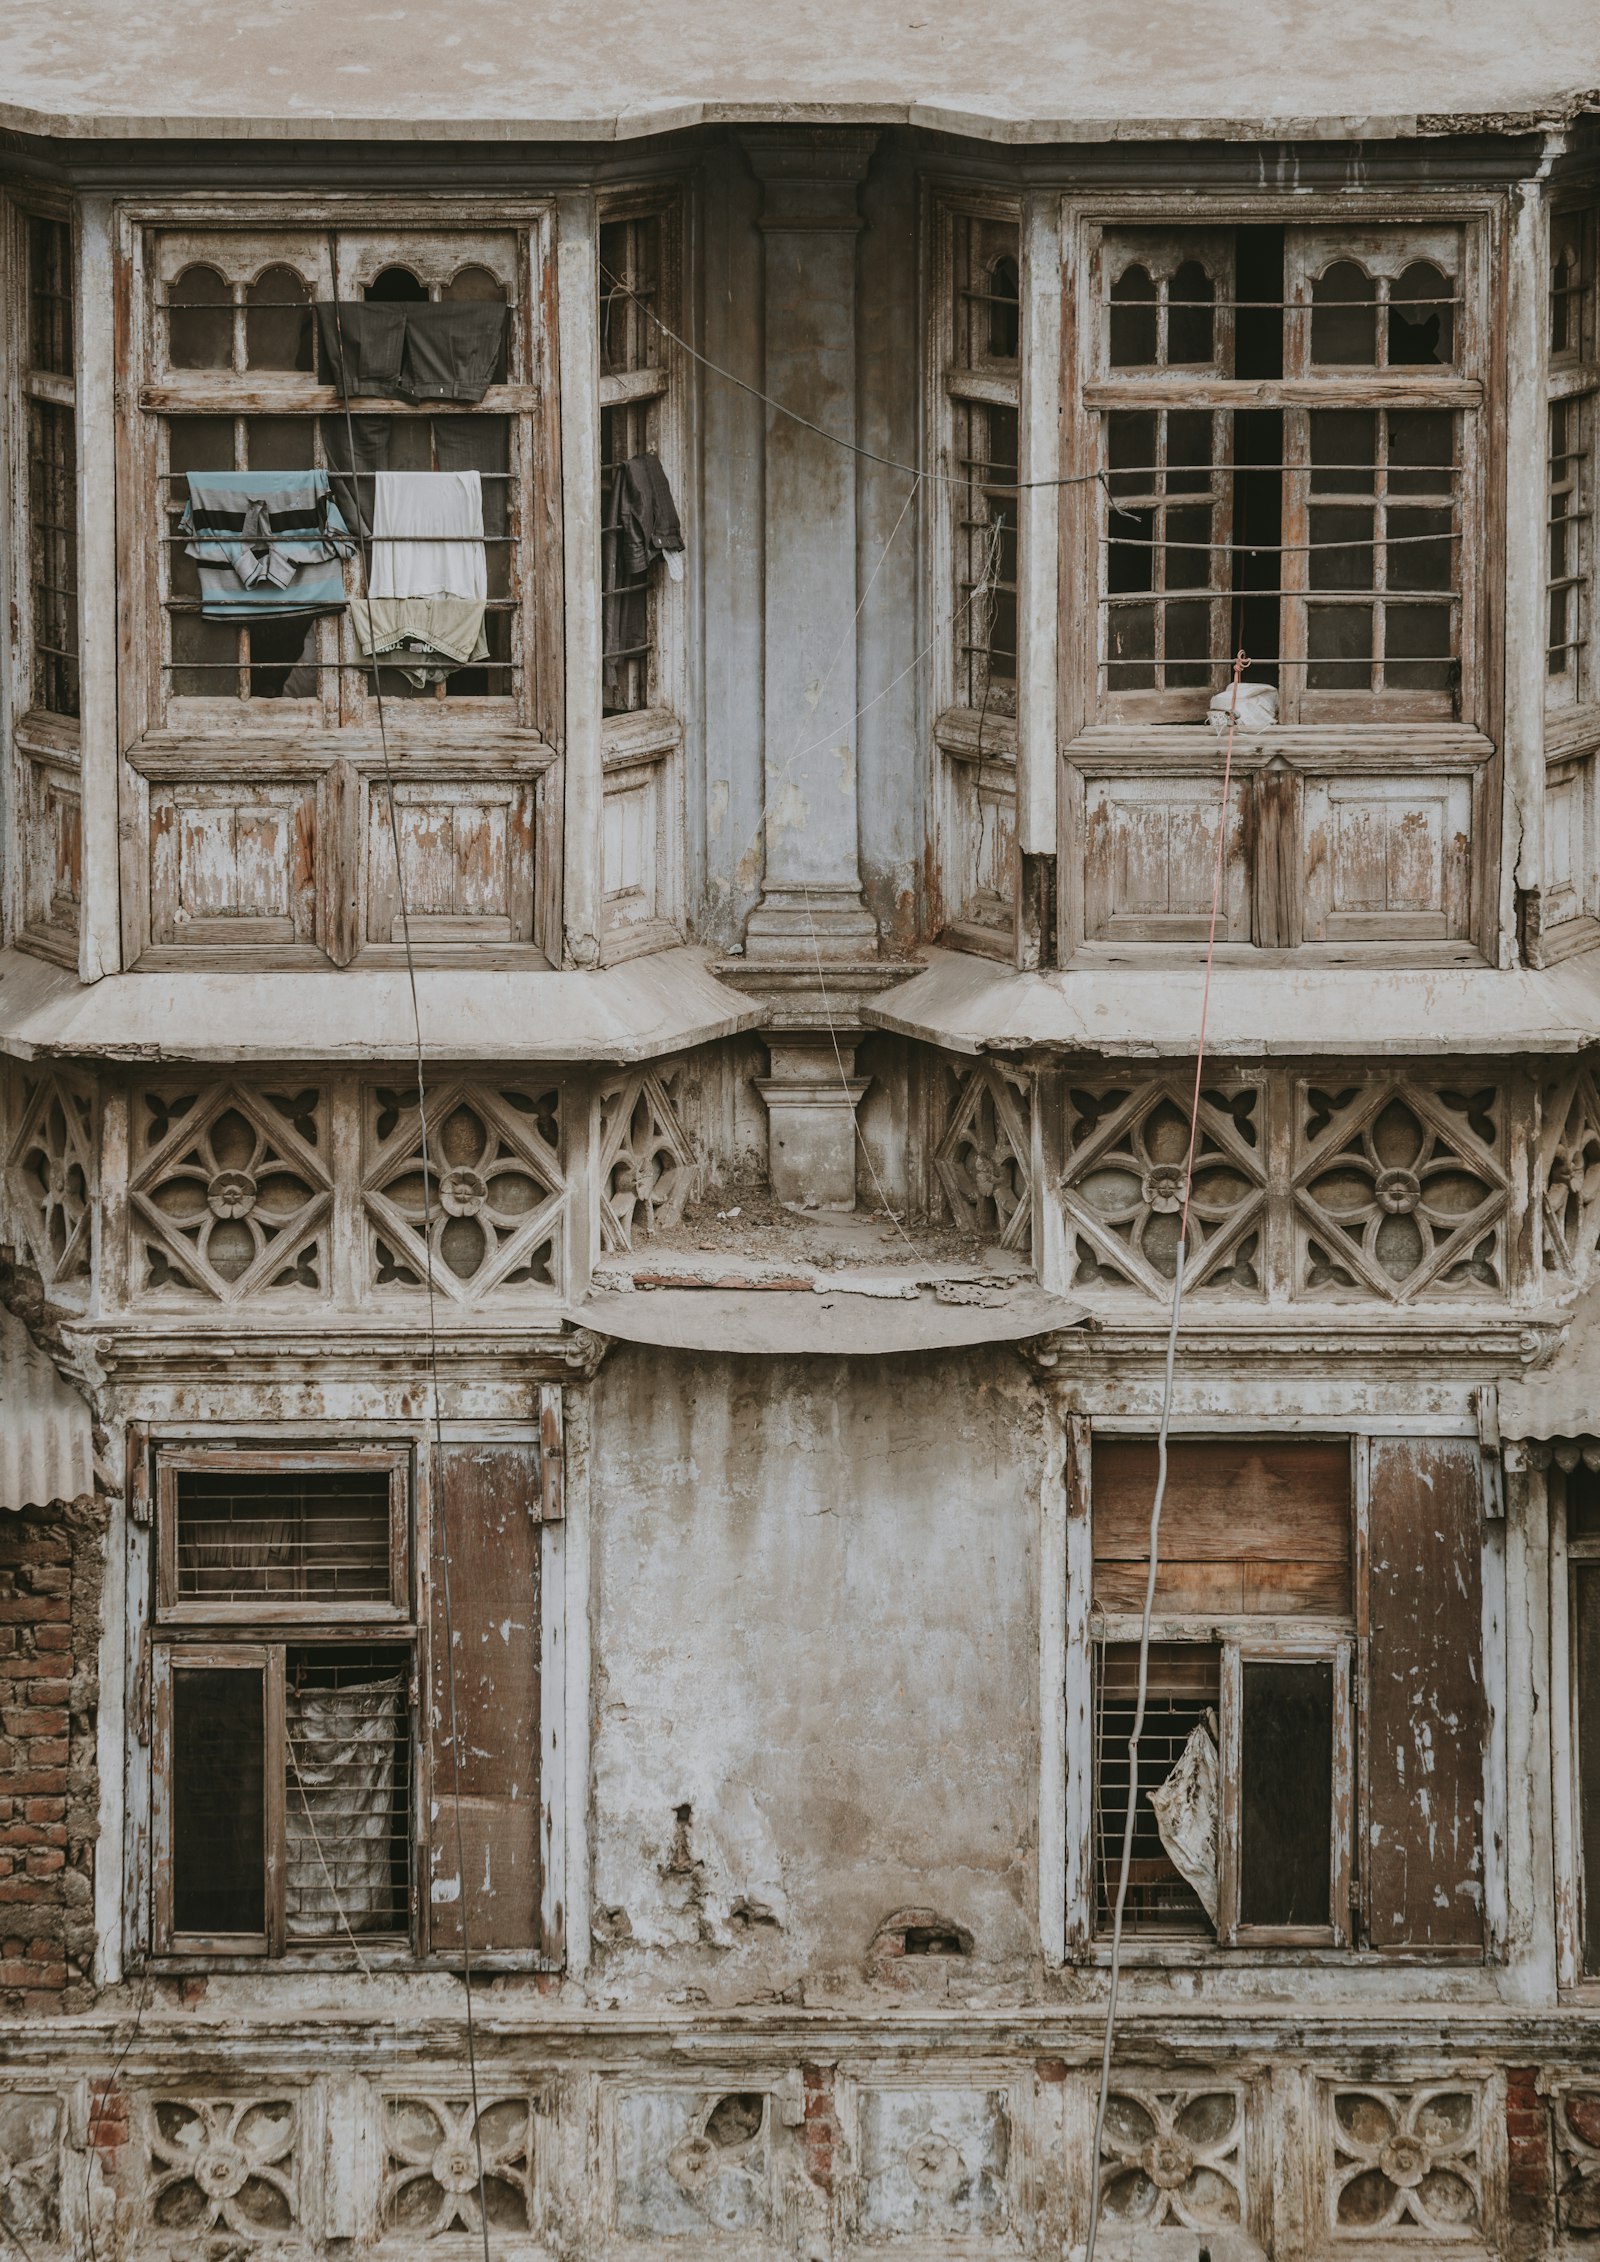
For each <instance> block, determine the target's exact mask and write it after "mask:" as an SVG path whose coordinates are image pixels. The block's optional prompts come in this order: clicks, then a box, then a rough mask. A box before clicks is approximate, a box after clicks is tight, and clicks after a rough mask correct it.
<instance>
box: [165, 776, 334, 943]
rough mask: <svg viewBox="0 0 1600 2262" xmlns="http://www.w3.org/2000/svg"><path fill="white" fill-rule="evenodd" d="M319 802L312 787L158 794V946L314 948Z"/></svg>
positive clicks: (191, 788) (181, 787) (172, 788)
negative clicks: (268, 945) (294, 946)
mask: <svg viewBox="0 0 1600 2262" xmlns="http://www.w3.org/2000/svg"><path fill="white" fill-rule="evenodd" d="M317 833H318V826H317V795H316V788H315V786H314V785H313V784H310V783H308V782H306V781H304V780H300V781H284V782H282V783H277V784H268V783H256V782H252V783H248V784H226V785H198V784H191V783H187V782H183V783H175V782H171V781H166V782H163V781H154V782H152V784H151V788H150V939H151V941H152V942H153V943H155V944H157V945H158V946H173V945H183V946H185V947H188V948H191V949H194V948H216V947H217V946H219V945H220V946H224V947H226V946H230V945H234V944H247V945H248V944H254V945H262V944H271V945H276V946H280V947H281V946H283V945H286V944H287V945H294V944H300V945H304V946H306V947H308V948H310V947H314V945H315V943H316V923H317V922H316V913H317V885H316V862H317V846H318V843H317Z"/></svg>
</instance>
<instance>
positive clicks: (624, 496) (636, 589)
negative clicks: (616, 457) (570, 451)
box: [603, 454, 683, 693]
mask: <svg viewBox="0 0 1600 2262" xmlns="http://www.w3.org/2000/svg"><path fill="white" fill-rule="evenodd" d="M603 532H604V538H605V561H606V562H605V607H604V611H605V621H604V635H605V680H606V689H607V691H608V692H618V693H620V691H621V689H622V679H623V677H624V676H625V674H626V672H627V665H628V662H629V661H630V660H635V659H640V658H642V657H643V656H644V655H645V654H646V653H647V652H648V651H649V649H650V569H651V567H652V566H653V565H654V564H655V562H656V560H657V558H663V559H665V561H666V567H667V571H668V573H669V574H671V576H672V578H673V580H674V581H681V580H682V579H683V529H682V527H681V526H680V525H679V523H678V506H677V504H676V503H675V502H674V501H673V498H672V488H671V486H670V484H669V483H668V480H667V475H666V473H665V471H663V470H662V468H661V458H660V457H659V456H658V455H654V454H645V455H637V456H630V457H629V458H628V460H627V462H626V463H620V464H618V466H617V469H616V474H615V477H614V478H613V479H612V482H611V507H610V509H609V511H608V512H607V514H606V523H605V527H604V529H603Z"/></svg>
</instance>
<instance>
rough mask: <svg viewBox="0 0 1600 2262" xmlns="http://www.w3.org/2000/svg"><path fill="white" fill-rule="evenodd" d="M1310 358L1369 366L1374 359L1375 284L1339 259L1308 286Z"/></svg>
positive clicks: (1373, 364) (1376, 314)
mask: <svg viewBox="0 0 1600 2262" xmlns="http://www.w3.org/2000/svg"><path fill="white" fill-rule="evenodd" d="M1311 358H1312V360H1313V361H1320V362H1335V363H1344V364H1346V365H1348V366H1353V367H1356V368H1362V369H1371V368H1373V367H1374V366H1375V365H1376V363H1377V359H1378V286H1377V284H1376V283H1375V282H1374V281H1373V279H1372V277H1371V276H1370V275H1367V274H1364V273H1363V272H1362V270H1361V269H1360V268H1359V267H1358V266H1356V264H1355V262H1354V261H1353V260H1350V259H1341V260H1339V261H1337V262H1336V264H1335V265H1333V266H1332V267H1330V268H1329V269H1328V271H1327V273H1326V274H1325V275H1320V276H1319V277H1318V278H1317V280H1316V281H1315V282H1314V283H1313V284H1312V286H1311Z"/></svg>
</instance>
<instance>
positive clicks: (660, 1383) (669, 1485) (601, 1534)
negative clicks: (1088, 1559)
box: [592, 1348, 1042, 2001]
mask: <svg viewBox="0 0 1600 2262" xmlns="http://www.w3.org/2000/svg"><path fill="white" fill-rule="evenodd" d="M1041 1453H1042V1441H1041V1438H1040V1435H1039V1419H1038V1415H1037V1410H1036V1407H1035V1405H1034V1404H1033V1402H1032V1393H1031V1391H1030V1388H1029V1385H1028V1381H1027V1378H1026V1375H1025V1373H1024V1370H1023V1369H1022V1367H1021V1366H1020V1364H1019V1363H1018V1362H1017V1361H1016V1360H1015V1359H1014V1358H1013V1357H1012V1356H1011V1355H1010V1354H1009V1353H1005V1352H978V1353H972V1352H966V1353H962V1354H959V1355H953V1356H950V1357H931V1358H920V1359H916V1360H909V1359H908V1360H899V1359H883V1360H870V1361H857V1362H855V1363H853V1364H848V1363H846V1362H844V1361H838V1360H831V1359H806V1360H802V1359H795V1360H787V1359H767V1360H760V1359H736V1358H720V1359H712V1358H705V1357H691V1356H689V1355H686V1354H675V1353H667V1352H657V1351H650V1350H644V1349H634V1348H619V1349H618V1350H617V1351H615V1352H614V1353H613V1354H612V1356H611V1357H610V1358H609V1359H608V1360H607V1362H606V1364H605V1366H604V1367H603V1369H602V1370H601V1374H600V1378H599V1381H598V1384H597V1406H596V1421H595V1459H594V1470H593V1479H592V1482H593V1493H592V1515H593V1530H594V1592H593V1609H594V1612H595V1615H596V1635H597V1638H596V1645H595V1654H596V1660H597V1665H596V1687H595V1692H594V1733H595V1745H594V1790H593V1796H594V1801H595V1809H596V1811H595V1814H594V1817H593V1844H594V1847H595V1852H596V1864H597V1873H596V1880H595V1902H596V1907H597V1912H598V1913H597V1919H596V1931H597V1959H598V1970H597V1978H598V1980H599V1989H598V1991H599V1992H600V1993H602V1994H611V1993H615V1994H618V1995H623V1994H626V1995H630V1996H632V1995H634V1994H636V1993H637V1994H642V1993H644V1992H645V1991H647V1990H649V1989H653V1988H655V1987H659V1986H661V1985H669V1986H670V1985H678V1986H681V1987H684V1988H690V1989H693V1988H699V1989H703V1990H704V1991H705V1993H706V1994H707V1996H708V1997H709V1998H710V1999H711V2000H713V2001H735V2000H748V1999H751V1998H759V1997H761V1996H762V1995H764V1994H768V1993H770V1992H772V1991H779V1992H783V1991H786V1990H792V1989H795V1988H796V1987H797V1986H798V1985H799V1984H800V1983H801V1982H804V1983H805V1985H806V1995H807V1999H809V1997H810V1991H811V1989H812V1988H815V1987H820V1988H821V1989H822V1991H823V1992H824V1993H829V1992H832V1991H833V1990H834V1989H835V1988H848V1987H849V1985H850V1984H851V1983H852V1980H853V1979H854V1980H858V1979H859V1978H860V1977H861V1975H862V1972H863V1968H864V1965H865V1963H866V1962H867V1960H868V1958H869V1954H870V1953H871V1951H872V1943H873V1940H874V1936H875V1935H876V1934H877V1933H878V1931H879V1928H880V1926H882V1924H883V1922H884V1920H885V1918H886V1917H888V1916H890V1915H892V1914H893V1913H894V1912H895V1911H897V1910H903V1909H907V1908H923V1909H929V1910H933V1911H936V1912H937V1914H938V1916H939V1917H940V1918H941V1919H942V1920H944V1921H946V1922H948V1923H950V1924H952V1925H955V1926H959V1927H963V1928H965V1929H966V1930H967V1931H969V1932H970V1933H971V1935H972V1940H973V1960H972V1965H971V1966H970V1967H969V1969H970V1974H971V1977H972V1978H973V1979H974V1980H977V1979H980V1978H982V1977H987V1978H989V1979H996V1978H998V1977H1000V1976H1001V1975H1002V1974H1003V1973H1004V1972H1005V1971H1006V1970H1007V1968H1008V1967H1009V1968H1011V1969H1013V1970H1014V1969H1015V1968H1017V1967H1018V1965H1019V1964H1021V1963H1022V1962H1023V1961H1024V1960H1025V1959H1026V1958H1027V1957H1028V1955H1029V1949H1030V1942H1031V1941H1032V1939H1033V1938H1034V1937H1035V1936H1036V1922H1037V1919H1036V1915H1035V1911H1034V1906H1033V1903H1034V1898H1035V1886H1034V1881H1033V1874H1032V1873H1033V1867H1034V1851H1033V1833H1034V1808H1035V1805H1036V1796H1037V1774H1038V1747H1037V1733H1038V1731H1037V1689H1038V1662H1037V1649H1036V1633H1035V1628H1036V1622H1037V1604H1036V1594H1035V1587H1036V1579H1037V1550H1036V1533H1035V1527H1036V1519H1037V1513H1038V1509H1037V1502H1038V1479H1039V1467H1038V1464H1039V1459H1040V1456H1041ZM794 1999H799V1998H798V1997H795V1998H794Z"/></svg>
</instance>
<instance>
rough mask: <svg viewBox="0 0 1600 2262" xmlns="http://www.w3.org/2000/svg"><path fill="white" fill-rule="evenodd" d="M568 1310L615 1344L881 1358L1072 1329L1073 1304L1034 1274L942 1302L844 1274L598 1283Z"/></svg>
mask: <svg viewBox="0 0 1600 2262" xmlns="http://www.w3.org/2000/svg"><path fill="white" fill-rule="evenodd" d="M566 1317H567V1318H568V1319H569V1320H571V1321H572V1322H573V1323H574V1324H575V1325H577V1326H579V1327H584V1328H587V1329H589V1330H590V1332H591V1333H592V1334H595V1335H602V1336H610V1337H611V1338H612V1339H613V1340H614V1341H616V1342H619V1343H653V1344H656V1345H659V1346H660V1347H662V1348H664V1349H667V1348H670V1349H673V1350H680V1351H739V1352H748V1353H750V1354H752V1355H753V1356H755V1357H757V1358H779V1357H794V1356H797V1355H801V1354H817V1355H820V1356H822V1357H834V1358H840V1357H843V1358H883V1357H886V1356H889V1355H890V1354H892V1353H895V1352H904V1351H942V1350H946V1349H949V1348H951V1347H955V1346H960V1345H966V1344H976V1343H1019V1342H1022V1341H1024V1340H1026V1339H1027V1338H1028V1337H1030V1336H1035V1335H1049V1334H1052V1333H1054V1332H1055V1331H1056V1330H1057V1329H1059V1328H1067V1327H1076V1326H1077V1325H1078V1324H1079V1322H1080V1321H1081V1320H1082V1319H1083V1318H1084V1310H1083V1306H1082V1305H1081V1304H1070V1303H1068V1302H1067V1301H1066V1299H1065V1298H1064V1297H1061V1296H1051V1295H1047V1294H1046V1293H1045V1291H1044V1290H1043V1289H1042V1288H1039V1287H1037V1286H1035V1285H1034V1284H1033V1283H1032V1282H1029V1283H1027V1284H1025V1285H1024V1286H1021V1287H1017V1288H1010V1289H1004V1290H996V1291H994V1292H993V1293H992V1294H991V1295H989V1296H988V1297H987V1299H982V1300H980V1299H979V1298H977V1297H974V1299H973V1300H972V1301H970V1302H967V1301H962V1302H945V1301H943V1300H942V1298H941V1295H940V1293H939V1291H938V1290H937V1289H935V1290H932V1291H930V1290H927V1289H925V1288H919V1287H918V1286H917V1285H916V1284H915V1283H911V1282H908V1283H905V1284H904V1286H901V1285H899V1284H894V1285H889V1284H888V1283H887V1282H884V1283H874V1282H872V1280H871V1278H870V1276H859V1277H858V1280H857V1283H856V1285H855V1286H854V1287H853V1288H852V1287H850V1286H847V1285H845V1284H844V1283H842V1282H837V1281H827V1282H824V1281H822V1280H815V1281H812V1280H804V1279H800V1278H796V1279H795V1280H793V1281H790V1282H786V1283H784V1284H781V1285H774V1286H772V1287H768V1288H714V1287H682V1288H677V1287H673V1288H651V1289H643V1288H635V1289H633V1290H632V1291H631V1292H619V1291H616V1290H610V1291H606V1290H602V1291H601V1292H600V1293H599V1294H598V1295H591V1296H588V1297H586V1298H585V1299H584V1301H583V1302H582V1303H581V1304H577V1305H573V1306H571V1307H570V1308H569V1309H568V1311H567V1314H566Z"/></svg>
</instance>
